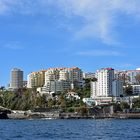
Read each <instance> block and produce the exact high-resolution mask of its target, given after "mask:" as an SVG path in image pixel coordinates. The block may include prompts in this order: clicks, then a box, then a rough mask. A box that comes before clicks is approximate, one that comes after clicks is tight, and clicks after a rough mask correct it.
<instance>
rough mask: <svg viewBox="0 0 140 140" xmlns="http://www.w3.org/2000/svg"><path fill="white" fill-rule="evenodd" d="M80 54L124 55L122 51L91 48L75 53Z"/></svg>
mask: <svg viewBox="0 0 140 140" xmlns="http://www.w3.org/2000/svg"><path fill="white" fill-rule="evenodd" d="M76 55H81V56H124V54H123V53H121V52H118V51H107V50H93V51H83V52H82V51H81V52H78V53H76Z"/></svg>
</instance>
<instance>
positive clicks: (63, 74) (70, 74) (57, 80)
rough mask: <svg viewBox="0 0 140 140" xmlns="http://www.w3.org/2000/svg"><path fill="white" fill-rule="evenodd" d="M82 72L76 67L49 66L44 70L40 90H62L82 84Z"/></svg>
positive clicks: (48, 91) (47, 91)
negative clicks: (42, 83) (43, 79)
mask: <svg viewBox="0 0 140 140" xmlns="http://www.w3.org/2000/svg"><path fill="white" fill-rule="evenodd" d="M82 81H83V72H82V70H81V69H79V68H78V67H73V68H49V69H48V70H47V71H46V72H45V84H44V86H43V88H42V92H44V93H45V92H46V93H50V92H63V91H67V90H70V89H73V88H75V87H77V86H78V87H80V86H82V85H83V82H82Z"/></svg>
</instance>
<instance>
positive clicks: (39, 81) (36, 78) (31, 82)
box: [27, 70, 46, 88]
mask: <svg viewBox="0 0 140 140" xmlns="http://www.w3.org/2000/svg"><path fill="white" fill-rule="evenodd" d="M45 72H46V71H45V70H41V71H39V72H32V73H30V74H29V75H28V76H27V88H37V87H43V86H44V84H45Z"/></svg>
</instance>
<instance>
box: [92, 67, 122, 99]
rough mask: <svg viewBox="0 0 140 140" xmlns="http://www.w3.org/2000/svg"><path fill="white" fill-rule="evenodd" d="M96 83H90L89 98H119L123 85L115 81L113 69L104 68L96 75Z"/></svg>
mask: <svg viewBox="0 0 140 140" xmlns="http://www.w3.org/2000/svg"><path fill="white" fill-rule="evenodd" d="M96 77H97V82H91V97H92V98H96V97H119V96H120V94H122V93H123V83H122V81H120V80H117V79H115V77H114V69H112V68H104V69H101V70H98V71H97V73H96Z"/></svg>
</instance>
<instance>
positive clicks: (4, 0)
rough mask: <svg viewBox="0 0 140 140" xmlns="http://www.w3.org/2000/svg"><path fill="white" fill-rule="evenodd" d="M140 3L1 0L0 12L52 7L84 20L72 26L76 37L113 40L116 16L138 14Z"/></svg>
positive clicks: (134, 0) (44, 10) (120, 0)
mask: <svg viewBox="0 0 140 140" xmlns="http://www.w3.org/2000/svg"><path fill="white" fill-rule="evenodd" d="M139 5H140V0H36V1H35V0H0V14H4V13H14V14H17V13H20V14H36V13H42V14H45V13H47V11H48V10H52V11H54V9H53V8H55V10H57V11H56V14H60V13H61V15H63V16H65V17H66V18H68V19H71V17H80V18H81V19H82V20H83V23H82V26H81V25H80V29H79V28H78V29H77V30H76V29H75V28H74V31H73V32H74V35H75V37H76V38H85V37H91V38H97V39H100V40H101V41H102V42H104V43H107V44H114V43H115V44H116V42H117V39H116V36H117V31H116V30H115V27H116V26H117V25H118V24H117V23H118V21H117V20H118V19H117V16H118V15H119V14H124V15H127V16H132V17H134V18H139V15H140V8H139ZM53 6H54V7H53ZM51 7H53V8H51ZM49 12H51V11H49ZM79 24H80V23H79Z"/></svg>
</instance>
